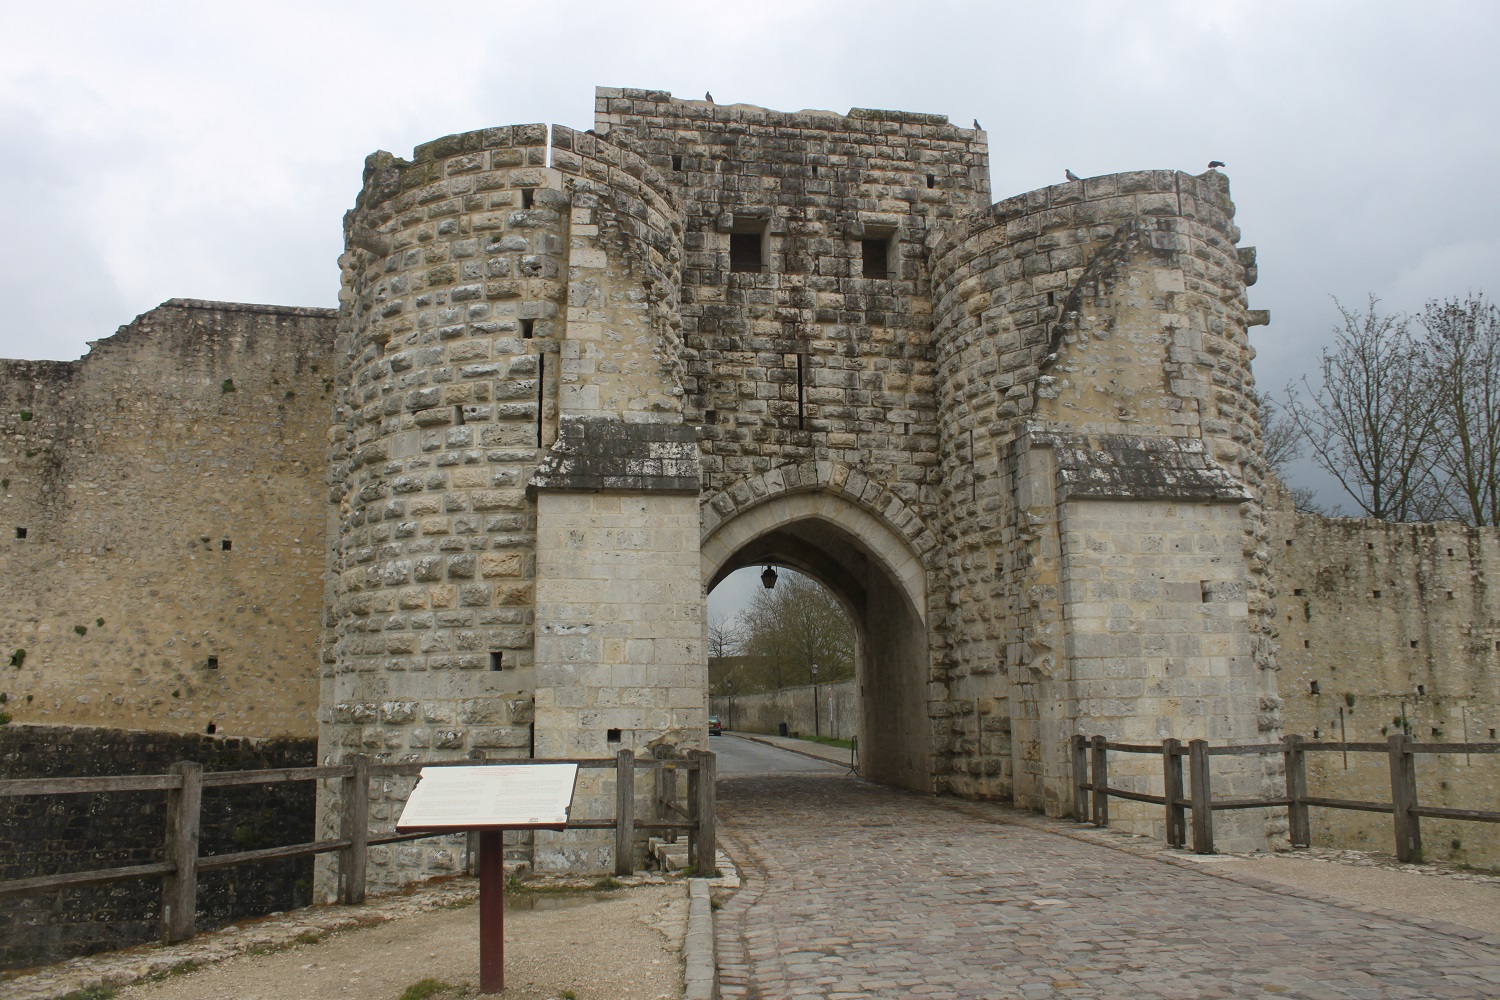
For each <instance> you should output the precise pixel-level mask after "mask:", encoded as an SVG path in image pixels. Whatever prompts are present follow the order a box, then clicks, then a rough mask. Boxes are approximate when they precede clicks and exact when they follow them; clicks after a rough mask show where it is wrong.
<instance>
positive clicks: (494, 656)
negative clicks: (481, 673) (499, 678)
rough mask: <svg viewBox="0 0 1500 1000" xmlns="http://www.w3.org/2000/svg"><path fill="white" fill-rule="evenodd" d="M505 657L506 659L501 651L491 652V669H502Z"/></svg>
mask: <svg viewBox="0 0 1500 1000" xmlns="http://www.w3.org/2000/svg"><path fill="white" fill-rule="evenodd" d="M504 659H505V657H504V654H501V653H491V654H490V669H491V670H500V669H501V668H502V665H503V661H504Z"/></svg>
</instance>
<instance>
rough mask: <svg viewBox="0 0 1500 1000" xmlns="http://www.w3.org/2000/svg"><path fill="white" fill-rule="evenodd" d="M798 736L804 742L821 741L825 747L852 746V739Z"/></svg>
mask: <svg viewBox="0 0 1500 1000" xmlns="http://www.w3.org/2000/svg"><path fill="white" fill-rule="evenodd" d="M798 738H799V739H801V740H802V741H803V742H806V743H821V744H823V745H824V746H825V747H842V748H843V749H845V750H848V749H850V748H851V747H853V746H854V741H853V740H836V739H834V738H833V737H832V736H801V737H798Z"/></svg>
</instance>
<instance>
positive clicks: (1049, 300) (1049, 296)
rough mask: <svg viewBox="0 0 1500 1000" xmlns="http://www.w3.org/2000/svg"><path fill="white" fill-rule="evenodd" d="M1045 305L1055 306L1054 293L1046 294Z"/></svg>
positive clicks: (1055, 294) (1055, 298) (1055, 296)
mask: <svg viewBox="0 0 1500 1000" xmlns="http://www.w3.org/2000/svg"><path fill="white" fill-rule="evenodd" d="M1047 304H1048V305H1049V306H1055V305H1057V293H1056V292H1048V293H1047Z"/></svg>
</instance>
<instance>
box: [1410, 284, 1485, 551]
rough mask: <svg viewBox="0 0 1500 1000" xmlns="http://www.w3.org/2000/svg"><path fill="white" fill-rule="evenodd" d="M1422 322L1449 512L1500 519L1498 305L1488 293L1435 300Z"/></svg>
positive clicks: (1474, 520)
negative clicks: (1488, 298) (1448, 497)
mask: <svg viewBox="0 0 1500 1000" xmlns="http://www.w3.org/2000/svg"><path fill="white" fill-rule="evenodd" d="M1417 321H1418V322H1419V323H1420V324H1421V325H1422V328H1423V329H1424V330H1425V331H1426V338H1425V343H1424V346H1425V347H1426V348H1427V350H1426V351H1425V352H1424V357H1425V361H1426V364H1427V367H1428V370H1429V375H1428V377H1429V379H1430V381H1431V382H1432V384H1433V385H1434V387H1435V389H1436V397H1437V399H1436V402H1437V405H1436V413H1437V419H1438V427H1439V430H1440V433H1439V434H1438V435H1437V436H1436V441H1435V444H1436V445H1437V453H1438V466H1439V470H1440V473H1441V475H1442V477H1443V479H1444V481H1445V482H1446V483H1447V485H1448V486H1449V491H1448V494H1449V496H1450V497H1451V498H1452V503H1453V510H1452V513H1453V515H1454V516H1455V517H1457V518H1459V519H1460V520H1463V521H1466V522H1468V523H1469V524H1475V525H1500V309H1496V307H1495V306H1494V305H1493V304H1491V303H1488V302H1486V301H1485V300H1484V296H1483V295H1470V296H1469V297H1468V298H1466V299H1463V300H1459V299H1458V298H1452V299H1444V300H1442V301H1438V300H1436V299H1434V300H1433V301H1431V302H1428V303H1427V306H1426V308H1425V309H1424V310H1423V312H1422V314H1421V315H1420V316H1419V317H1417Z"/></svg>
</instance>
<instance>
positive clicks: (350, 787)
mask: <svg viewBox="0 0 1500 1000" xmlns="http://www.w3.org/2000/svg"><path fill="white" fill-rule="evenodd" d="M345 762H346V763H348V764H350V765H351V766H353V768H354V774H353V775H351V776H350V777H347V778H344V779H343V782H344V796H343V797H344V813H343V817H342V826H343V829H342V830H341V831H340V836H342V837H343V839H345V840H347V841H349V846H348V847H345V848H342V849H340V851H339V902H340V903H343V904H344V905H345V906H357V905H358V904H360V903H363V902H364V901H365V868H366V866H367V864H368V861H369V841H370V758H369V757H367V756H366V755H364V754H362V753H359V754H350V755H349V756H348V757H346V758H345Z"/></svg>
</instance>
